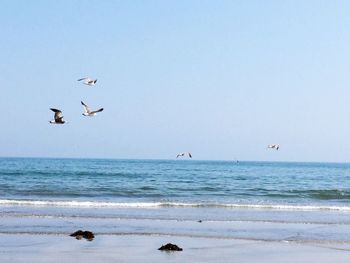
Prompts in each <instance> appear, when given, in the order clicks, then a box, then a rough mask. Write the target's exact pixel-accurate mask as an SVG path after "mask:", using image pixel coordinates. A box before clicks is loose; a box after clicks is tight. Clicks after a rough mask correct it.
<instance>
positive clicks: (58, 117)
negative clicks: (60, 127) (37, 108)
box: [50, 108, 65, 124]
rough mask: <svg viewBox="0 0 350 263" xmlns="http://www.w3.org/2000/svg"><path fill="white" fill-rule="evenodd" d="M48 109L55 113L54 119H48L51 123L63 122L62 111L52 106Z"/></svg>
mask: <svg viewBox="0 0 350 263" xmlns="http://www.w3.org/2000/svg"><path fill="white" fill-rule="evenodd" d="M50 110H52V111H53V112H54V113H55V116H54V119H53V120H52V121H50V123H51V124H64V123H65V121H64V120H63V116H62V111H60V110H57V109H54V108H50Z"/></svg>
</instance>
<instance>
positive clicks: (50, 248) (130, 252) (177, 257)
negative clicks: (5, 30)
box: [0, 234, 350, 263]
mask: <svg viewBox="0 0 350 263" xmlns="http://www.w3.org/2000/svg"><path fill="white" fill-rule="evenodd" d="M167 242H173V243H176V244H178V245H179V246H181V247H182V248H183V251H180V252H164V251H159V250H157V248H158V247H160V246H161V245H162V244H165V243H167ZM349 257H350V244H349V243H346V244H342V243H338V244H329V243H327V242H326V243H322V242H320V243H313V242H307V243H294V242H275V241H272V242H269V241H252V240H239V239H223V238H204V237H183V236H177V235H139V234H132V235H130V234H123V235H96V238H95V239H94V240H93V241H91V242H90V241H85V240H76V239H74V238H71V237H69V236H68V235H57V234H37V235H33V234H1V235H0V261H1V262H91V263H92V262H262V263H263V262H266V263H268V262H291V263H292V262H311V261H312V260H315V259H317V262H344V263H345V262H349Z"/></svg>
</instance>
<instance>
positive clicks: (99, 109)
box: [91, 108, 103, 114]
mask: <svg viewBox="0 0 350 263" xmlns="http://www.w3.org/2000/svg"><path fill="white" fill-rule="evenodd" d="M101 111H103V108H101V109H99V110H95V111H92V112H91V114H94V113H97V112H101Z"/></svg>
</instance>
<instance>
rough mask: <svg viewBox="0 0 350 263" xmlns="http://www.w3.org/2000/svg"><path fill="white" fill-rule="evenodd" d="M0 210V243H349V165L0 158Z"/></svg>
mask: <svg viewBox="0 0 350 263" xmlns="http://www.w3.org/2000/svg"><path fill="white" fill-rule="evenodd" d="M0 208H1V210H0V233H37V234H38V233H56V234H60V233H62V234H63V233H64V234H66V233H68V232H69V231H70V230H71V229H74V227H83V226H89V227H90V228H92V229H94V230H95V231H97V232H98V233H100V234H168V235H178V234H181V235H189V236H209V237H210V236H212V237H224V238H247V239H258V240H280V241H303V242H305V241H308V240H313V241H327V242H350V164H340V163H282V162H234V161H232V162H231V161H195V160H107V159H39V158H0ZM198 220H201V221H199V222H202V223H198ZM169 226H171V227H169Z"/></svg>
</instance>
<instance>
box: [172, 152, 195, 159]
mask: <svg viewBox="0 0 350 263" xmlns="http://www.w3.org/2000/svg"><path fill="white" fill-rule="evenodd" d="M185 154H186V153H179V154H178V155H176V158H179V157H180V156H181V157H183V156H185ZM187 154H188V157H190V158H192V154H191V153H190V152H188V153H187Z"/></svg>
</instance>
